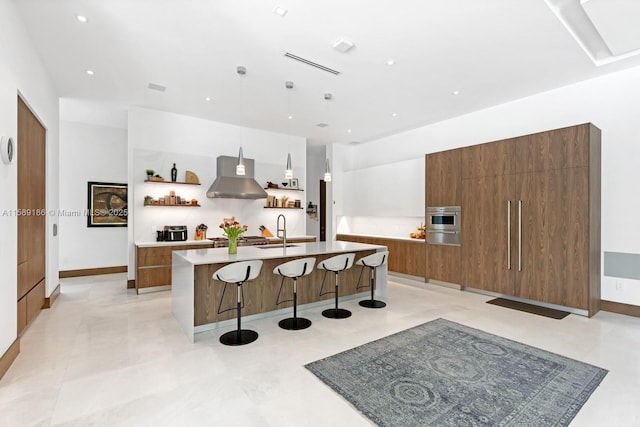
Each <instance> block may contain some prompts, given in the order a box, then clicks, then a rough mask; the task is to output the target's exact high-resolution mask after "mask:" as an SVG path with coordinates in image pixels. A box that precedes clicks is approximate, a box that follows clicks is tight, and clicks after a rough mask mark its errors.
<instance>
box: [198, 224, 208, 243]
mask: <svg viewBox="0 0 640 427" xmlns="http://www.w3.org/2000/svg"><path fill="white" fill-rule="evenodd" d="M208 228H209V227H207V224H200V225H198V226H197V227H196V236H195V240H205V239H206V238H207V229H208Z"/></svg>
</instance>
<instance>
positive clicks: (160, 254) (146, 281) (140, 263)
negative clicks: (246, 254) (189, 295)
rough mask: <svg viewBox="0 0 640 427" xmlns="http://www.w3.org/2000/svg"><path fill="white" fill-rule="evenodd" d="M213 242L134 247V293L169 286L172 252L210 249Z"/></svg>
mask: <svg viewBox="0 0 640 427" xmlns="http://www.w3.org/2000/svg"><path fill="white" fill-rule="evenodd" d="M212 247H213V242H211V243H204V244H196V245H194V244H180V242H175V245H167V246H136V292H137V293H138V294H140V293H143V292H145V291H151V290H153V289H152V288H156V287H160V286H171V257H172V254H171V253H172V252H173V251H183V250H188V249H207V248H212Z"/></svg>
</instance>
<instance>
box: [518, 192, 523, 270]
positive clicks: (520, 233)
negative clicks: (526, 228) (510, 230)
mask: <svg viewBox="0 0 640 427" xmlns="http://www.w3.org/2000/svg"><path fill="white" fill-rule="evenodd" d="M518 271H522V200H518Z"/></svg>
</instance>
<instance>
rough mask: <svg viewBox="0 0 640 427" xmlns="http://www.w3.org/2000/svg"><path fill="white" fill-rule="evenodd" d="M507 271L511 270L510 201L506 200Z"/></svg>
mask: <svg viewBox="0 0 640 427" xmlns="http://www.w3.org/2000/svg"><path fill="white" fill-rule="evenodd" d="M507 270H511V200H507Z"/></svg>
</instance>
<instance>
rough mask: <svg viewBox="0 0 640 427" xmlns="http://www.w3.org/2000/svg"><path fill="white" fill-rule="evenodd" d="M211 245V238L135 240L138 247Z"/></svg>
mask: <svg viewBox="0 0 640 427" xmlns="http://www.w3.org/2000/svg"><path fill="white" fill-rule="evenodd" d="M207 244H209V245H211V244H213V242H212V241H211V240H183V241H179V242H136V246H137V247H139V248H154V247H160V246H183V245H185V246H186V245H207Z"/></svg>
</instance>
